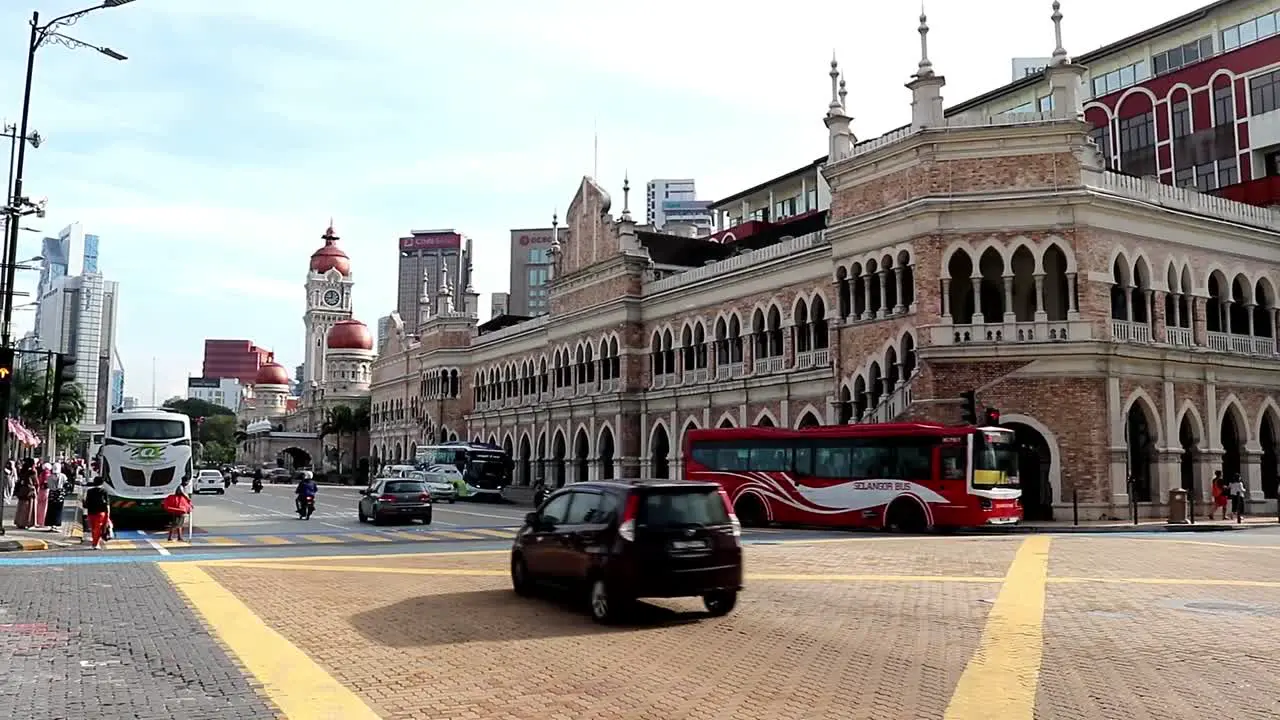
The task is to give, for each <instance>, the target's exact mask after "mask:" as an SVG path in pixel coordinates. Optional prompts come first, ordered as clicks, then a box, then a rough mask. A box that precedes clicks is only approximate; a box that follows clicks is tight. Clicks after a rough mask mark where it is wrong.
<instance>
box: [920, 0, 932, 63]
mask: <svg viewBox="0 0 1280 720" xmlns="http://www.w3.org/2000/svg"><path fill="white" fill-rule="evenodd" d="M919 30H920V64H919V65H918V66H917V69H916V77H922V78H923V77H932V76H933V62H932V61H930V60H929V18H928V16H926V15H925V14H924V3H921V4H920V28H919Z"/></svg>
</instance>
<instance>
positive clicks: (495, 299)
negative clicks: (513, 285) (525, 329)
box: [489, 292, 511, 317]
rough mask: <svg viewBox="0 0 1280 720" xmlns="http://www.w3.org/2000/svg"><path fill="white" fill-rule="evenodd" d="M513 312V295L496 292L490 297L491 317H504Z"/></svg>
mask: <svg viewBox="0 0 1280 720" xmlns="http://www.w3.org/2000/svg"><path fill="white" fill-rule="evenodd" d="M510 311H511V293H504V292H496V293H493V294H491V295H489V315H490V316H491V317H502V316H503V315H507V314H509V313H510Z"/></svg>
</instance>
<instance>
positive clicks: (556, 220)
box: [551, 210, 560, 230]
mask: <svg viewBox="0 0 1280 720" xmlns="http://www.w3.org/2000/svg"><path fill="white" fill-rule="evenodd" d="M559 225H560V211H559V210H552V211H551V229H552V230H555V229H556V228H557V227H559Z"/></svg>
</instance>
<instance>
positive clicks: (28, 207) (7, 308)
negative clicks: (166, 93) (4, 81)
mask: <svg viewBox="0 0 1280 720" xmlns="http://www.w3.org/2000/svg"><path fill="white" fill-rule="evenodd" d="M131 2H133V0H102V3H101V4H99V5H94V6H93V7H90V8H85V9H84V10H78V11H76V12H73V13H67V14H66V15H59V16H58V17H56V18H54V19H53V20H50V21H49V22H47V23H45V24H44V25H41V24H40V13H39V12H38V11H37V12H33V13H31V39H30V40H29V41H28V43H27V74H26V79H25V81H24V83H23V88H22V119H21V120H20V121H19V125H18V139H19V140H22V141H23V142H18V143H17V145H18V160H17V164H16V166H15V167H14V171H13V187H12V190H11V192H10V193H9V197H8V198H7V202H6V203H5V207H4V209H3V210H4V215H5V218H6V220H7V222H5V238H4V239H5V247H4V264H5V265H7V267H5V268H4V295H3V298H2V299H3V302H4V315H3V318H0V348H8V347H9V346H10V345H9V336H10V331H11V329H12V324H13V280H14V277H13V275H14V271H15V270H17V265H18V262H17V259H18V225H19V224H20V222H19V219H20V218H22V217H25V216H27V215H32V214H34V215H36V216H37V217H44V214H45V204H46V203H47V200H44V201H40V202H37V203H32V202H31V201H30V200H29V199H27V198H26V197H24V196H23V194H22V172H23V164H24V163H25V162H26V158H27V142H28V141H31V138H30V136H29V130H30V128H29V127H28V120H29V119H30V116H31V75H32V72H33V71H34V70H35V63H36V51H37V50H39V49H40V47H41V46H43V45H44V44H45V43H47V42H52V43H57V44H59V45H64V46H66V47H70V48H89V49H90V50H97V51H98V52H100V53H102V54H103V55H106V56H107V57H109V58H111V59H112V60H124V59H125V56H124V55H122V54H120V53H118V52H116V51H115V50H112V49H111V48H109V47H105V46H98V45H92V44H90V43H87V42H84V41H82V40H77V39H76V38H73V37H71V36H70V35H67V34H65V33H63V32H60V30H61V29H63V28H67V27H70V26H72V25H74V24H75V23H76V21H78V20H79V19H80V18H82V17H84V16H85V15H88V14H89V13H91V12H93V11H95V10H101V9H103V8H114V7H120V6H121V5H127V4H129V3H131ZM37 137H38V135H37ZM33 144H35V143H33ZM4 405H5V406H4V407H0V460H2V459H3V458H5V456H6V453H5V444H6V440H7V438H8V432H7V428H6V427H5V420H7V419H8V417H9V408H8V407H7V403H5V404H4ZM3 534H4V501H3V494H0V535H3Z"/></svg>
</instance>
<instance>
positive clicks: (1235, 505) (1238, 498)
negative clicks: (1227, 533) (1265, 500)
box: [1227, 473, 1247, 523]
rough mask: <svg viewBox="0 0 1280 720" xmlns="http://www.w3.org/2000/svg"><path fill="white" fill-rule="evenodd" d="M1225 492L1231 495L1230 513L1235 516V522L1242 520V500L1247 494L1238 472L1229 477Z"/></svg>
mask: <svg viewBox="0 0 1280 720" xmlns="http://www.w3.org/2000/svg"><path fill="white" fill-rule="evenodd" d="M1227 493H1228V494H1229V495H1230V496H1231V513H1232V514H1233V515H1235V516H1236V522H1237V523H1240V522H1243V521H1244V500H1245V497H1246V496H1247V494H1246V492H1245V487H1244V480H1242V479H1241V478H1240V473H1236V474H1235V476H1234V477H1232V478H1231V484H1230V485H1228V486H1227Z"/></svg>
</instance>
